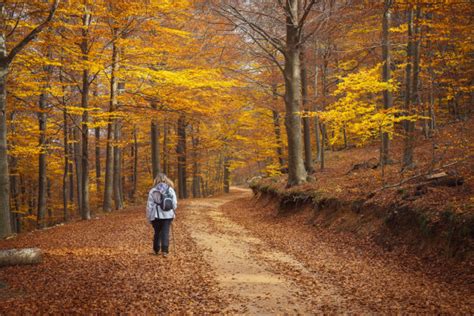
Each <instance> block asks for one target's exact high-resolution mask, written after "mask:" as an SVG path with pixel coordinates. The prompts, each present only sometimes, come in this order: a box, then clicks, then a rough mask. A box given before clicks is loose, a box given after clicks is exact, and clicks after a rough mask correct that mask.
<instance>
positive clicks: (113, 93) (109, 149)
mask: <svg viewBox="0 0 474 316" xmlns="http://www.w3.org/2000/svg"><path fill="white" fill-rule="evenodd" d="M114 32H115V30H114ZM114 35H115V33H114ZM118 68H119V50H118V47H117V44H116V42H115V41H114V42H113V44H112V68H111V74H110V99H109V115H114V114H113V113H114V112H115V110H116V108H117V85H118V81H117V71H118ZM114 130H115V119H114V118H112V117H109V119H108V123H107V145H106V153H105V181H104V203H103V210H104V211H105V212H110V211H111V210H112V197H113V181H114V180H113V179H114V175H113V172H114V161H115V158H114V144H113V142H114V141H113V138H114Z"/></svg>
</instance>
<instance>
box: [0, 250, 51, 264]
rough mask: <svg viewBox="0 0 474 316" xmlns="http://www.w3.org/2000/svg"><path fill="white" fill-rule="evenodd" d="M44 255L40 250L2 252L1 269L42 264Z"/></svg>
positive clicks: (0, 251) (0, 255) (0, 252)
mask: <svg viewBox="0 0 474 316" xmlns="http://www.w3.org/2000/svg"><path fill="white" fill-rule="evenodd" d="M42 255H43V253H42V251H41V250H40V249H38V248H23V249H8V250H0V267H6V266H14V265H15V266H16V265H23V264H36V263H41V261H42V259H43V256H42Z"/></svg>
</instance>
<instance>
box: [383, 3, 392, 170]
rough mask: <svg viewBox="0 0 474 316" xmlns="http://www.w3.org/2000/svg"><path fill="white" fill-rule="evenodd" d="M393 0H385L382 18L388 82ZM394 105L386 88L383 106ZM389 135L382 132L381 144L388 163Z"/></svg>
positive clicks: (385, 67)
mask: <svg viewBox="0 0 474 316" xmlns="http://www.w3.org/2000/svg"><path fill="white" fill-rule="evenodd" d="M392 2H393V0H385V4H384V14H383V19H382V62H383V72H382V80H383V81H384V82H388V81H389V80H390V78H391V69H390V66H391V65H390V63H391V60H390V23H391V6H392ZM392 105H393V98H392V92H390V91H389V90H385V91H384V92H383V107H384V109H385V110H387V109H389V108H391V107H392ZM389 141H390V139H389V135H388V133H387V132H382V144H381V148H380V150H381V153H380V157H381V161H380V163H381V164H383V165H386V164H387V163H389V162H390V155H389V146H390V144H389Z"/></svg>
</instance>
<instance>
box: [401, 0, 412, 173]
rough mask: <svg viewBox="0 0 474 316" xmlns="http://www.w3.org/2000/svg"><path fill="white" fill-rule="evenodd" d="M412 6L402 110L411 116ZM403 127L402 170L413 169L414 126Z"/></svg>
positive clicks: (408, 124) (406, 124)
mask: <svg viewBox="0 0 474 316" xmlns="http://www.w3.org/2000/svg"><path fill="white" fill-rule="evenodd" d="M413 11H414V10H413V6H410V8H409V9H408V20H407V25H408V47H407V66H406V69H405V80H406V82H405V104H404V109H405V113H406V114H412V111H411V102H412V91H411V89H412V85H413V82H412V66H413V56H414V54H415V52H414V50H415V48H414V46H415V45H414V42H413V40H414V38H413V37H414V34H413ZM403 127H404V129H405V142H404V148H403V159H402V169H406V168H411V167H413V141H414V139H413V137H414V129H415V124H414V122H412V121H409V120H406V121H404V122H403Z"/></svg>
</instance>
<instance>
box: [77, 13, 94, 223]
mask: <svg viewBox="0 0 474 316" xmlns="http://www.w3.org/2000/svg"><path fill="white" fill-rule="evenodd" d="M90 20H91V16H90V14H88V13H86V14H84V15H83V17H82V22H83V28H82V42H81V52H82V54H83V56H82V59H83V61H84V62H85V63H87V62H88V61H89V40H88V35H89V34H88V33H89V31H88V27H89V25H90ZM86 67H88V66H86ZM89 72H90V71H89V69H88V68H85V69H84V70H83V71H82V91H81V106H82V108H83V109H84V112H83V114H82V124H81V131H82V157H81V168H82V170H81V171H82V177H81V178H82V179H81V180H82V183H81V184H82V188H81V191H82V203H81V212H80V213H81V218H82V219H84V220H88V219H90V218H91V214H90V205H89V126H88V124H89V110H88V107H89V90H90V84H91V83H90V81H89Z"/></svg>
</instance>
